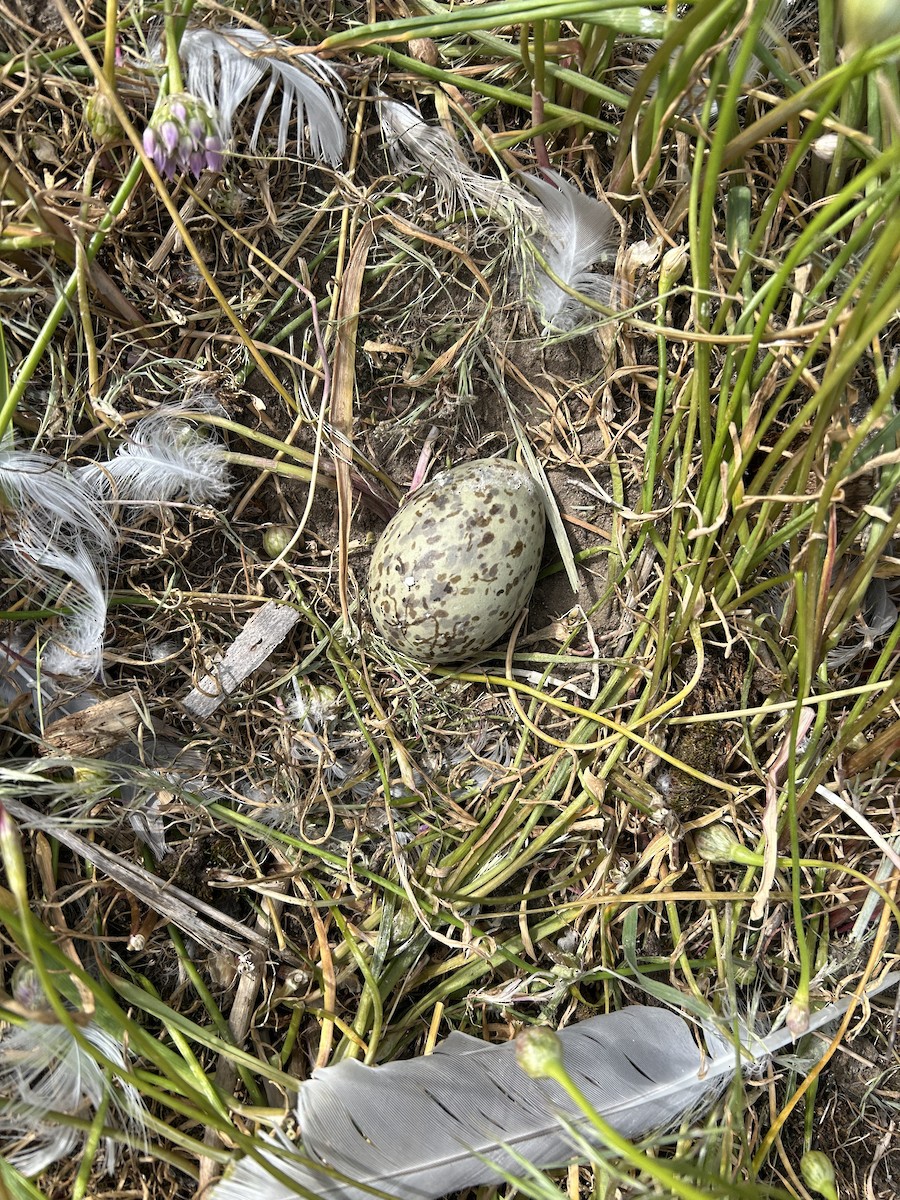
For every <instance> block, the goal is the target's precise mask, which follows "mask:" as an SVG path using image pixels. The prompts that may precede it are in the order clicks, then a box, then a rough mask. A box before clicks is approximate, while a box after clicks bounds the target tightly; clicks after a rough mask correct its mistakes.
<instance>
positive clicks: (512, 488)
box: [369, 458, 544, 663]
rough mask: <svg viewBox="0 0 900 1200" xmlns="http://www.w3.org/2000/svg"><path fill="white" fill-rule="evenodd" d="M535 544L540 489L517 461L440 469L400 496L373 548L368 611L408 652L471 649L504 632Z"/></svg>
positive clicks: (455, 655)
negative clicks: (397, 508) (400, 503)
mask: <svg viewBox="0 0 900 1200" xmlns="http://www.w3.org/2000/svg"><path fill="white" fill-rule="evenodd" d="M543 550H544V506H543V501H542V498H541V491H540V488H539V487H538V485H537V484H536V483H535V482H534V480H533V479H532V478H531V476H530V475H529V474H528V473H527V472H526V471H524V470H523V469H522V468H521V467H519V466H517V465H516V464H515V463H512V462H508V461H506V460H504V459H495V458H483V459H477V460H476V461H474V462H469V463H463V464H462V466H459V467H452V468H451V469H450V470H449V471H441V472H439V473H438V474H437V475H435V476H434V478H433V479H432V480H431V481H430V482H429V483H426V484H425V485H424V486H423V487H421V488H419V489H418V491H416V492H414V493H413V494H412V496H410V497H409V499H408V500H407V501H406V503H405V504H404V505H403V507H402V508H401V509H400V511H399V512H398V513H397V515H396V516H395V517H394V518H393V519H392V520H391V521H390V523H389V524H388V526H387V528H386V529H385V531H384V533H383V534H382V535H381V538H380V540H379V542H378V545H377V546H376V547H375V553H374V554H373V555H372V565H371V567H370V569H369V604H370V606H371V609H372V618H373V620H374V621H375V624H376V626H377V627H378V631H379V633H381V635H382V636H383V637H384V638H385V640H386V641H388V642H389V643H390V644H391V645H392V646H393V647H394V648H395V649H396V650H400V651H402V652H403V653H404V654H408V655H409V656H410V658H416V659H420V660H422V661H423V662H429V663H441V662H452V661H456V660H458V659H464V658H471V657H472V656H473V655H476V654H480V653H481V651H482V650H486V649H487V648H488V646H491V645H493V643H494V642H496V641H498V640H499V639H500V638H501V637H503V635H504V634H506V633H508V632H509V630H510V628H511V627H512V624H513V622H514V621H515V619H516V617H517V616H518V615H519V613H520V612H521V610H522V608H523V607H524V605H525V604H527V602H528V598H529V596H530V595H531V591H532V588H533V587H534V583H535V580H536V579H537V573H538V568H539V567H540V563H541V555H542V554H543Z"/></svg>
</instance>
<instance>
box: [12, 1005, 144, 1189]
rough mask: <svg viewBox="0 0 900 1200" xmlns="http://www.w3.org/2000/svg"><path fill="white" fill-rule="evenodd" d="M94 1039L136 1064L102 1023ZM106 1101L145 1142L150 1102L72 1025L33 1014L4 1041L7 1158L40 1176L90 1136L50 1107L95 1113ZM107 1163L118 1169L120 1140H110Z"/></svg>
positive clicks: (87, 1033) (113, 1058) (119, 1062)
mask: <svg viewBox="0 0 900 1200" xmlns="http://www.w3.org/2000/svg"><path fill="white" fill-rule="evenodd" d="M81 1032H82V1035H83V1037H84V1038H85V1040H86V1041H87V1042H89V1043H90V1044H91V1046H93V1047H94V1048H95V1049H96V1050H98V1051H99V1053H100V1055H102V1057H103V1058H106V1059H109V1060H110V1062H112V1063H114V1064H115V1065H116V1066H117V1067H119V1068H120V1069H121V1070H123V1071H125V1070H127V1069H128V1066H127V1062H126V1058H125V1052H124V1051H123V1049H122V1047H121V1045H120V1044H119V1043H118V1042H117V1041H116V1040H115V1039H114V1038H113V1037H112V1036H111V1035H110V1034H108V1033H106V1032H105V1030H103V1029H101V1028H100V1027H99V1026H97V1025H95V1024H89V1025H86V1026H85V1027H84V1028H83V1029H82V1031H81ZM104 1103H107V1104H108V1106H109V1116H108V1118H107V1120H108V1121H109V1122H110V1123H117V1124H119V1125H120V1126H121V1127H123V1128H125V1129H126V1130H129V1131H130V1134H131V1136H132V1137H133V1138H135V1140H137V1141H143V1140H144V1105H143V1101H142V1100H141V1097H140V1094H139V1093H138V1092H137V1090H136V1089H135V1088H134V1087H132V1085H131V1084H130V1083H127V1082H125V1081H124V1080H121V1079H119V1080H115V1081H114V1080H113V1079H111V1078H110V1077H109V1076H108V1075H107V1072H106V1070H105V1069H104V1068H103V1067H102V1066H101V1065H100V1063H99V1062H97V1060H96V1059H95V1058H94V1057H92V1055H91V1053H90V1051H88V1050H86V1049H84V1048H83V1047H82V1046H81V1045H80V1044H79V1043H78V1042H77V1041H76V1039H75V1037H74V1036H73V1035H72V1033H71V1032H70V1031H69V1030H68V1029H67V1028H66V1027H65V1026H64V1025H47V1024H45V1023H43V1022H38V1021H34V1020H31V1021H29V1022H28V1023H27V1024H25V1025H23V1026H21V1027H20V1028H17V1029H13V1030H11V1031H9V1032H8V1033H6V1034H5V1035H4V1037H3V1039H2V1041H0V1134H2V1135H3V1137H4V1139H5V1144H4V1147H3V1149H4V1155H5V1157H6V1159H7V1161H8V1162H9V1163H10V1164H11V1165H12V1166H13V1167H15V1168H16V1170H18V1171H21V1172H22V1174H23V1175H37V1174H39V1173H40V1172H41V1171H43V1170H45V1169H46V1168H47V1167H49V1166H51V1165H52V1164H53V1163H55V1162H59V1161H60V1160H62V1159H64V1158H65V1159H69V1158H71V1157H72V1155H73V1152H75V1151H76V1150H77V1147H78V1146H80V1145H82V1144H83V1143H84V1140H85V1136H86V1135H85V1133H84V1131H83V1130H81V1129H73V1128H71V1127H70V1126H67V1125H64V1124H61V1123H59V1122H58V1121H54V1120H52V1119H51V1118H50V1117H49V1114H50V1113H64V1114H67V1115H69V1116H73V1117H81V1118H84V1117H87V1118H88V1119H90V1118H91V1117H92V1116H93V1115H94V1113H95V1112H96V1111H97V1110H98V1109H99V1108H100V1106H101V1105H102V1104H104ZM105 1151H106V1155H105V1157H106V1167H107V1170H109V1171H112V1170H113V1168H114V1166H115V1160H116V1153H115V1152H116V1143H115V1141H114V1140H113V1139H112V1138H106V1139H105Z"/></svg>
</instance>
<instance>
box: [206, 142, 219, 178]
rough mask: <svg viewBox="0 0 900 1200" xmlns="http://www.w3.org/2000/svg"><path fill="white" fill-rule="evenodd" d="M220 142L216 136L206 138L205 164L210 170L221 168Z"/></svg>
mask: <svg viewBox="0 0 900 1200" xmlns="http://www.w3.org/2000/svg"><path fill="white" fill-rule="evenodd" d="M222 162H223V157H222V143H221V142H220V141H219V139H218V138H217V137H208V138H207V139H206V165H207V167H208V168H209V170H210V171H221V170H222Z"/></svg>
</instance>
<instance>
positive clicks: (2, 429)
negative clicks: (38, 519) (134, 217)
mask: <svg viewBox="0 0 900 1200" xmlns="http://www.w3.org/2000/svg"><path fill="white" fill-rule="evenodd" d="M142 171H143V167H142V166H141V162H140V159H136V160H135V162H133V163H132V165H131V168H130V169H129V171H128V174H127V175H126V176H125V178H124V179H123V180H122V183H121V185H120V187H119V190H118V191H117V192H116V194H115V196H114V197H113V199H112V201H111V202H110V205H109V208H108V209H107V210H106V213H105V214H104V216H103V219H102V220H101V222H100V224H99V226H98V228H97V232H96V233H95V234H94V235H93V237H92V238H91V240H90V241H89V242H88V244H87V246H86V247H85V252H84V259H85V263H86V264H89V263H92V262H93V261H94V259H95V258H96V257H97V254H98V253H99V251H100V247H101V246H102V245H103V242H104V240H105V239H106V235H107V233H109V231H110V229H111V228H112V226H113V224H114V223H115V221H116V218H117V217H118V216H119V215H120V214H121V213H122V211H123V210H124V208H125V205H126V204H127V203H128V201H129V199H130V198H131V194H132V192H133V191H134V189H135V187H136V186H137V182H138V180H139V179H140V177H141V173H142ZM80 275H81V271H80V268H78V267H76V269H75V270H74V271H73V272H72V274H71V275H70V276H69V278H68V280H67V282H66V284H65V286H64V287H63V289H62V293H61V294H60V296H59V299H58V300H57V301H56V303H55V304H54V305H53V307H52V308H51V310H50V312H49V314H48V316H47V318H46V320H45V321H44V324H43V325H42V327H41V329H40V331H39V332H38V335H37V337H36V338H35V340H34V344H33V345H32V347H31V349H30V351H29V352H28V355H27V357H26V358H25V360H24V362H23V363H22V365H21V366H20V367H19V370H18V372H17V374H16V377H15V379H14V380H13V383H12V386H11V387H10V389H9V392H8V394H7V396H6V399H5V401H4V403H3V406H2V408H0V439H2V438H3V436H4V434H5V433H6V430H7V428H8V427H9V423H10V421H11V420H12V418H13V414H14V413H15V411H16V408H17V407H18V404H19V401H20V400H21V399H22V397H23V396H24V395H25V389H26V388H27V387H28V384H29V383H30V382H31V379H32V377H33V375H34V373H35V371H36V370H37V368H38V365H39V363H40V361H41V359H42V358H43V357H44V355H45V354H46V352H47V348H48V346H49V345H50V341H51V339H52V337H53V335H54V333H55V332H56V329H57V326H58V325H59V323H60V321H61V320H62V319H63V317H64V316H65V315H66V313H68V312H69V307H70V305H71V303H72V300H73V299H74V298H75V296H76V294H77V292H78V281H79V278H80Z"/></svg>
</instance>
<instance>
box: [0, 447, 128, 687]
mask: <svg viewBox="0 0 900 1200" xmlns="http://www.w3.org/2000/svg"><path fill="white" fill-rule="evenodd" d="M0 507H3V508H5V509H6V525H7V527H8V529H9V536H8V537H7V538H6V539H5V540H4V541H3V542H2V543H0V553H3V554H5V555H7V556H8V557H9V558H11V559H12V561H13V562H14V563H15V565H16V567H17V568H18V569H19V571H20V572H21V574H22V576H23V578H24V579H26V580H27V581H28V582H29V583H30V584H34V585H39V586H40V587H41V588H43V589H44V590H45V592H46V593H47V594H48V595H49V596H50V597H52V598H56V597H58V596H60V595H61V594H62V593H64V592H65V603H66V604H67V606H68V607H69V608H70V610H71V613H70V615H69V616H67V617H65V618H63V620H62V621H61V623H60V629H59V636H58V639H57V641H56V642H54V643H53V644H52V645H51V646H50V648H49V649H48V651H47V652H46V653H45V656H44V665H45V666H46V667H47V669H48V670H49V671H51V672H58V673H59V674H64V675H96V674H97V673H98V672H99V670H100V663H101V656H102V649H103V628H104V625H105V623H106V602H107V574H108V560H109V556H110V555H111V554H112V551H113V548H114V545H115V534H114V531H113V526H112V523H111V522H110V521H109V519H108V517H107V515H106V513H105V512H104V510H103V506H102V505H101V504H100V502H99V500H98V498H97V496H96V495H94V494H93V493H92V491H91V489H90V488H87V487H85V485H84V483H83V482H82V481H81V480H80V479H79V478H77V473H69V472H68V471H66V469H65V468H64V467H61V466H60V465H59V464H58V463H56V462H55V461H54V460H53V459H51V458H48V457H47V456H46V455H43V454H34V453H31V452H30V451H25V450H4V451H3V452H2V453H0Z"/></svg>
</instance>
